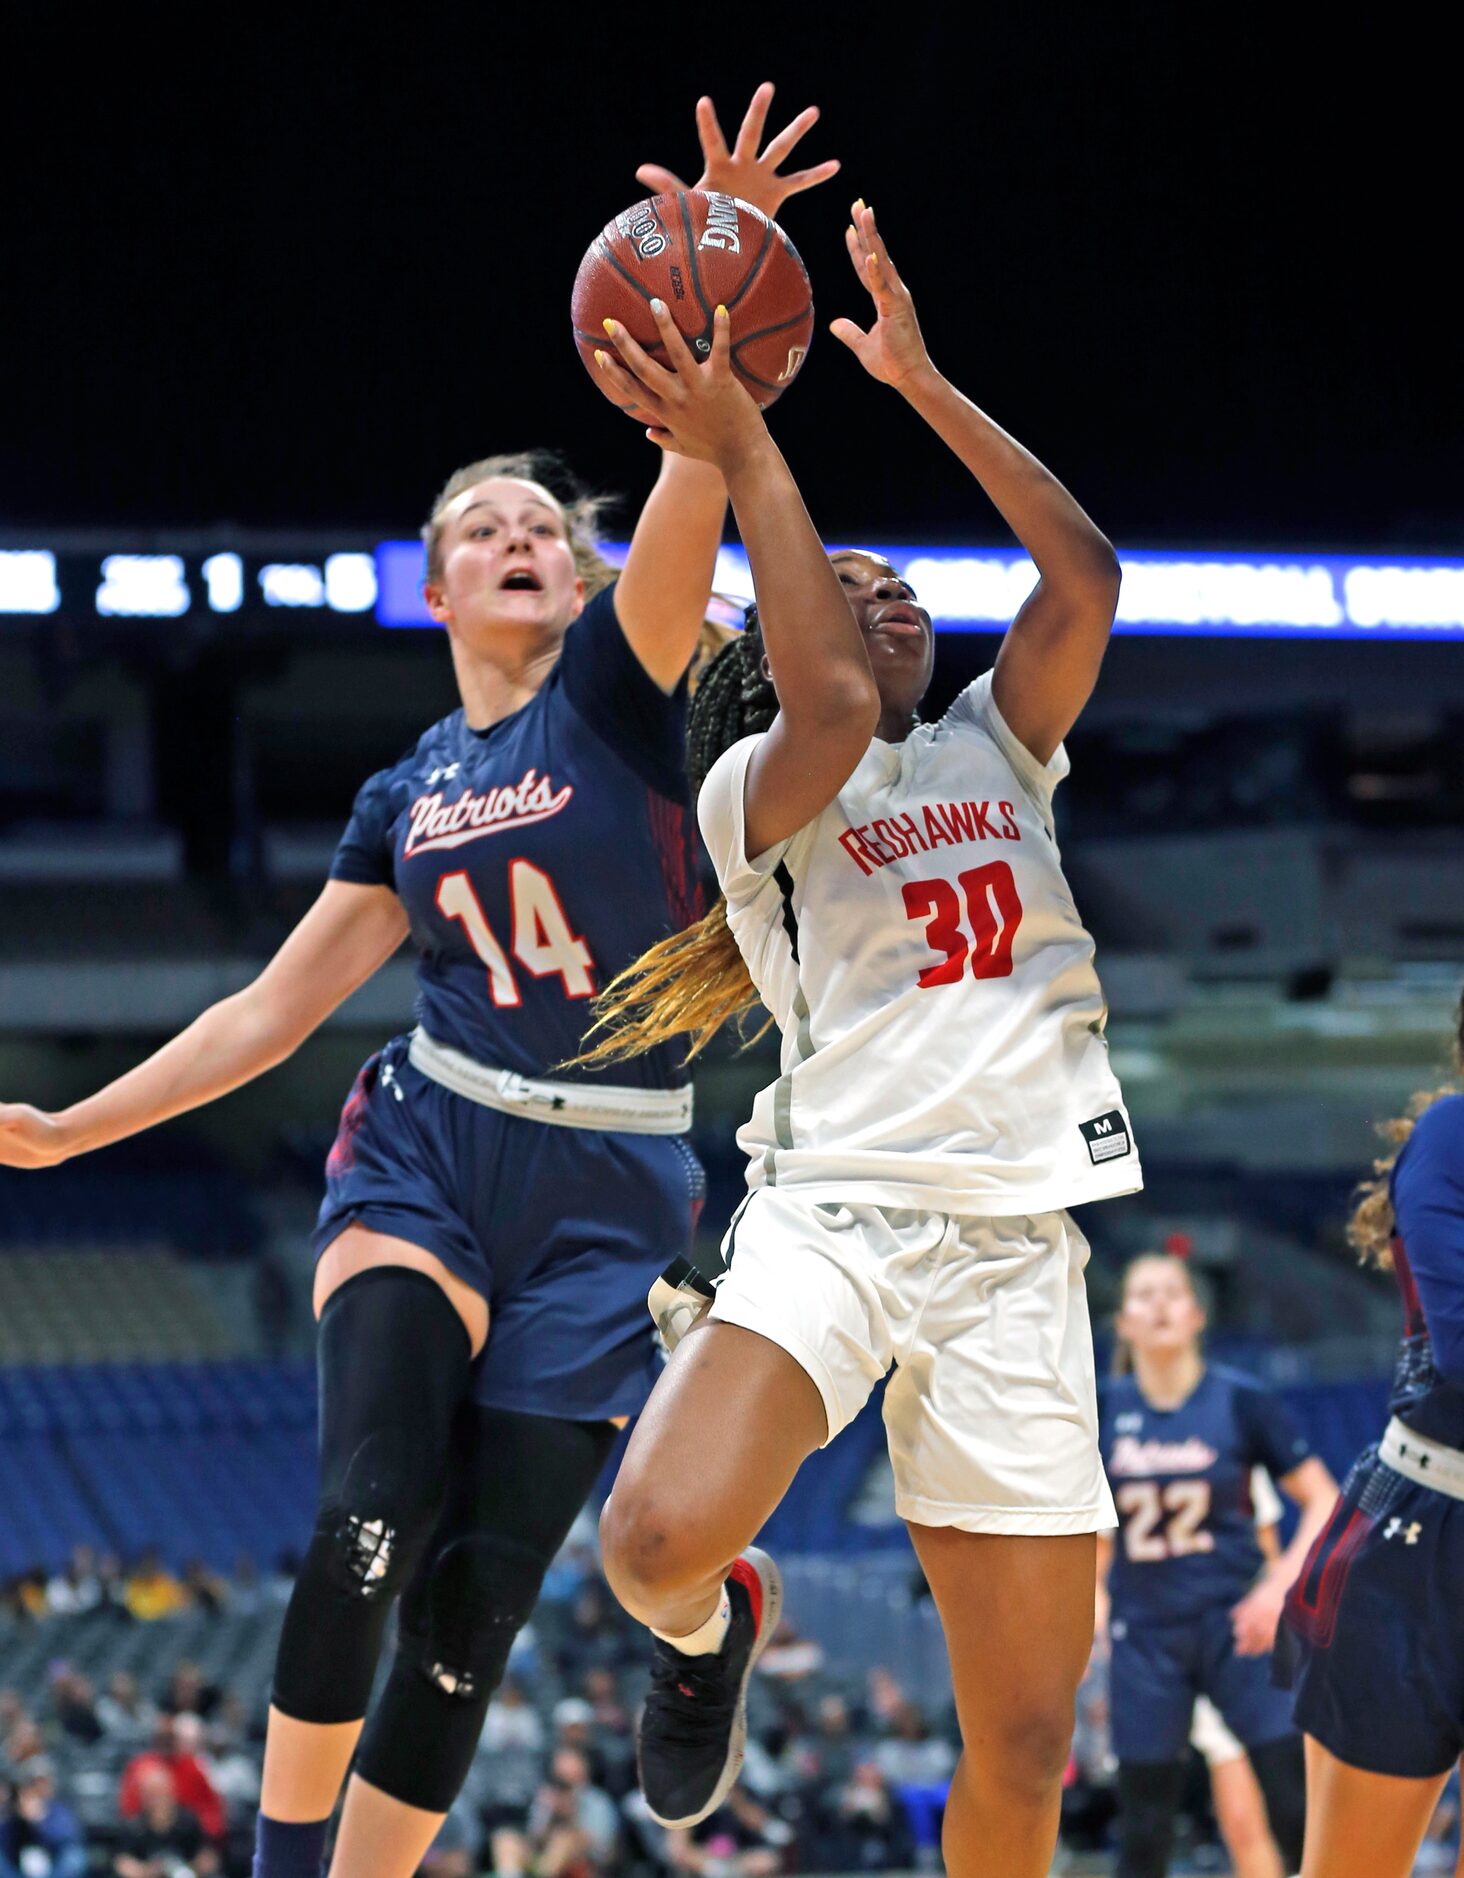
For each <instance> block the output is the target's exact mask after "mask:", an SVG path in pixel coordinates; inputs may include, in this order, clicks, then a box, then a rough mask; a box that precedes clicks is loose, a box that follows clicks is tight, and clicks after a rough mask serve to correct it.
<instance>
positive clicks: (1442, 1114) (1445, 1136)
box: [1398, 1094, 1464, 1165]
mask: <svg viewBox="0 0 1464 1878" xmlns="http://www.w3.org/2000/svg"><path fill="white" fill-rule="evenodd" d="M1434 1154H1460V1155H1464V1094H1461V1095H1446V1096H1440V1098H1439V1099H1438V1101H1437V1102H1430V1103H1429V1105H1428V1107H1427V1108H1426V1109H1425V1110H1424V1111H1423V1113H1422V1115H1420V1116H1419V1118H1418V1120H1417V1121H1416V1122H1415V1123H1414V1124H1413V1132H1412V1134H1411V1135H1409V1137H1408V1139H1407V1141H1406V1142H1405V1143H1404V1145H1403V1153H1402V1154H1400V1155H1399V1157H1398V1159H1399V1164H1400V1165H1401V1164H1402V1161H1403V1157H1404V1156H1405V1155H1408V1156H1411V1157H1412V1158H1413V1159H1414V1160H1419V1159H1422V1158H1423V1157H1424V1156H1426V1155H1434Z"/></svg>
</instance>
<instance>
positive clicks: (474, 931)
mask: <svg viewBox="0 0 1464 1878" xmlns="http://www.w3.org/2000/svg"><path fill="white" fill-rule="evenodd" d="M508 892H509V899H510V901H511V903H512V906H513V952H514V957H515V958H516V959H517V960H518V962H519V964H520V965H522V966H523V967H524V969H525V970H526V971H529V972H532V973H533V975H534V977H535V978H546V977H549V976H550V975H551V974H554V973H557V974H558V975H559V977H560V979H561V980H562V981H563V983H564V995H565V996H566V997H567V998H592V997H594V995H595V961H594V959H593V957H592V956H591V953H590V948H589V946H588V945H587V944H586V943H585V941H584V940H583V939H581V938H580V936H579V934H578V933H576V932H575V931H574V929H573V927H571V925H570V923H569V920H568V918H567V917H566V915H565V911H564V907H563V905H562V904H561V902H560V898H559V895H558V893H557V892H556V891H555V888H554V882H553V881H552V880H551V879H550V878H549V876H548V875H547V874H546V873H545V872H544V871H543V869H542V868H538V867H535V866H534V864H533V862H532V861H513V862H511V863H510V864H509V869H508ZM437 908H438V911H439V912H441V913H444V914H446V916H447V917H448V918H449V919H455V920H458V921H460V922H461V924H462V928H463V931H464V932H465V933H466V934H467V936H468V943H469V945H471V946H472V948H473V950H474V952H476V953H477V955H478V957H479V958H480V959H481V960H482V961H483V963H484V964H485V965H486V966H487V967H488V993H489V996H490V997H491V998H492V999H493V1002H494V1004H495V1006H496V1007H497V1008H498V1009H499V1010H501V1011H502V1010H508V1009H511V1008H512V1007H513V1006H514V1005H516V1004H518V1003H520V1002H521V1000H520V997H519V988H518V985H517V983H516V982H515V980H514V975H513V967H512V966H511V965H510V964H509V962H508V954H507V953H506V952H505V951H504V949H503V947H502V946H501V945H500V944H499V943H498V938H497V935H496V934H495V933H494V931H493V928H492V927H491V926H490V925H489V924H488V915H487V914H486V913H485V912H484V911H483V903H482V901H481V900H480V899H479V898H478V896H477V894H476V893H474V891H473V883H472V881H471V880H470V879H469V878H468V876H467V875H466V874H465V873H455V874H444V875H443V876H442V878H441V880H439V881H438V883H437Z"/></svg>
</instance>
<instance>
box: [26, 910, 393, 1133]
mask: <svg viewBox="0 0 1464 1878" xmlns="http://www.w3.org/2000/svg"><path fill="white" fill-rule="evenodd" d="M406 936H407V915H406V911H405V909H404V908H403V906H402V903H401V901H400V900H399V899H398V898H397V896H396V894H395V893H393V892H392V890H391V888H390V887H366V886H358V885H356V884H355V883H354V882H352V881H344V880H332V881H328V882H327V883H326V885H325V888H324V889H323V891H322V892H321V895H320V897H319V899H318V900H316V902H315V904H314V905H313V906H312V907H311V908H310V911H309V912H308V913H307V914H306V915H305V917H304V918H303V919H302V920H301V921H300V923H299V925H298V926H296V928H295V930H294V931H293V932H292V933H291V934H290V936H289V938H288V939H286V940H285V943H284V944H283V945H282V946H281V947H280V949H279V951H278V952H277V953H276V954H275V955H274V957H273V958H272V959H271V960H270V962H269V964H268V965H266V966H265V968H264V970H263V971H262V972H261V973H260V974H259V976H258V977H257V978H256V979H254V980H253V982H252V983H251V984H248V985H246V986H245V987H244V989H243V990H242V991H236V992H235V993H234V994H233V996H232V997H228V998H221V999H220V1000H219V1002H218V1003H217V1004H211V1005H210V1006H209V1008H208V1009H207V1010H206V1011H204V1012H203V1013H202V1015H201V1016H199V1017H196V1018H195V1019H194V1020H193V1022H192V1023H191V1024H190V1025H189V1026H188V1028H187V1029H186V1030H184V1031H180V1032H179V1034H178V1035H177V1036H176V1037H174V1038H173V1040H172V1042H171V1043H165V1044H164V1045H163V1047H162V1049H161V1050H158V1051H155V1052H154V1054H153V1055H152V1056H150V1057H148V1058H147V1059H146V1061H144V1062H142V1063H139V1064H138V1065H137V1067H136V1069H132V1070H129V1071H128V1072H127V1074H126V1075H125V1076H119V1077H118V1078H117V1080H116V1081H115V1082H110V1083H108V1084H107V1086H106V1087H105V1088H104V1089H99V1090H98V1091H97V1093H96V1094H95V1095H92V1096H88V1097H86V1099H85V1100H84V1101H81V1102H76V1103H73V1104H72V1106H71V1107H70V1108H67V1109H61V1110H59V1111H58V1112H57V1113H55V1114H47V1113H46V1112H45V1111H44V1110H41V1109H36V1108H32V1107H30V1106H29V1104H27V1103H24V1102H0V1165H3V1166H8V1167H53V1166H55V1164H56V1163H57V1162H58V1161H65V1160H69V1159H70V1158H71V1156H72V1155H74V1154H85V1153H87V1152H88V1151H89V1150H91V1149H92V1148H103V1147H106V1146H107V1145H108V1143H109V1142H113V1141H121V1140H122V1139H123V1138H124V1137H125V1136H127V1135H135V1134H138V1133H139V1132H140V1131H141V1130H142V1129H144V1128H151V1127H152V1126H153V1125H154V1124H155V1123H157V1122H164V1121H167V1120H168V1119H169V1117H170V1116H174V1115H181V1114H183V1113H184V1112H185V1111H186V1110H188V1109H196V1108H200V1107H202V1105H203V1104H204V1103H205V1102H212V1101H214V1100H215V1098H217V1097H218V1096H221V1095H227V1094H228V1092H229V1091H230V1090H231V1089H237V1088H239V1087H240V1085H241V1084H243V1083H246V1082H250V1081H252V1080H253V1079H254V1077H256V1076H261V1075H263V1074H264V1072H265V1071H266V1070H267V1069H273V1068H274V1066H275V1064H276V1063H282V1062H283V1061H284V1060H285V1058H286V1057H287V1056H290V1055H291V1054H292V1053H293V1052H294V1051H295V1050H297V1049H298V1048H299V1047H300V1045H301V1044H302V1043H303V1042H304V1041H305V1039H306V1038H307V1037H308V1036H309V1035H310V1033H311V1031H313V1030H315V1029H316V1028H317V1027H318V1026H319V1025H320V1024H322V1023H323V1022H324V1021H325V1019H326V1018H327V1017H329V1016H330V1014H331V1012H332V1011H333V1010H335V1008H336V1007H337V1005H340V1004H343V1003H344V1002H345V1000H346V999H347V998H348V997H350V995H351V993H352V992H353V991H355V990H356V989H357V988H358V986H360V985H363V984H364V983H365V982H366V980H367V979H368V978H369V977H370V976H371V974H372V973H373V972H375V971H376V970H377V969H378V968H379V967H380V966H382V965H384V964H385V963H386V961H387V960H388V959H389V958H390V957H391V955H392V954H393V952H395V951H396V949H397V947H398V946H399V945H400V944H401V943H402V941H403V939H405V938H406Z"/></svg>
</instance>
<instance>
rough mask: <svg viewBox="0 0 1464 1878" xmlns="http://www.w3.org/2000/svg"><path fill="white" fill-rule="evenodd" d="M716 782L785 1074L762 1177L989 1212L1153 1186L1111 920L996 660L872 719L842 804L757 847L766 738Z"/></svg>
mask: <svg viewBox="0 0 1464 1878" xmlns="http://www.w3.org/2000/svg"><path fill="white" fill-rule="evenodd" d="M759 741H760V739H759V738H757V737H747V738H744V739H743V740H742V741H741V742H740V743H737V744H734V745H733V746H732V748H731V749H729V750H727V751H725V752H724V753H723V754H722V756H721V757H720V758H718V760H717V762H716V763H715V764H714V765H713V767H712V769H711V771H710V773H709V774H708V776H707V778H706V781H705V782H704V784H703V785H702V791H701V796H700V799H699V801H698V804H697V810H698V815H699V818H700V821H701V828H702V834H703V835H704V836H705V838H706V843H707V847H708V849H709V850H710V852H711V856H712V860H713V862H714V864H715V866H716V869H717V877H718V879H719V881H720V882H721V885H722V889H723V892H724V893H725V894H726V897H727V918H728V923H729V925H730V927H731V929H732V932H733V935H734V936H735V938H736V940H737V943H738V945H739V947H740V948H741V950H742V954H743V957H744V958H745V959H746V961H747V967H748V970H749V972H750V973H751V975H752V980H753V983H754V984H755V985H756V986H757V989H758V993H759V995H760V996H761V998H762V1000H763V1002H764V1003H765V1004H766V1005H767V1007H768V1009H769V1010H770V1011H771V1012H772V1013H773V1016H774V1017H775V1018H776V1020H777V1022H778V1025H779V1028H780V1029H781V1031H782V1035H783V1044H782V1063H781V1071H782V1073H781V1075H780V1076H779V1078H778V1080H777V1081H776V1082H775V1083H773V1084H772V1085H771V1086H770V1087H769V1088H767V1089H764V1090H763V1091H762V1093H761V1094H760V1095H759V1096H758V1098H757V1102H756V1104H755V1106H754V1109H753V1114H752V1118H751V1120H750V1121H749V1122H748V1123H747V1124H746V1125H745V1126H744V1127H743V1128H742V1129H741V1131H740V1132H739V1134H738V1142H739V1144H740V1145H741V1146H742V1147H743V1148H744V1150H745V1151H746V1152H747V1154H748V1156H749V1166H748V1175H747V1178H748V1184H749V1186H752V1187H757V1186H762V1185H777V1186H783V1187H796V1188H798V1189H799V1190H800V1191H802V1192H805V1193H807V1194H808V1195H809V1197H811V1198H826V1199H830V1200H833V1199H843V1200H852V1199H856V1198H857V1199H858V1200H860V1201H863V1202H868V1203H870V1204H873V1205H877V1206H890V1207H914V1208H919V1209H922V1210H925V1211H932V1212H945V1213H974V1214H984V1215H988V1216H991V1217H999V1216H1004V1215H1012V1214H1024V1213H1026V1214H1035V1213H1047V1212H1052V1211H1055V1210H1056V1209H1058V1208H1060V1207H1066V1206H1070V1205H1075V1204H1077V1203H1079V1202H1082V1201H1087V1200H1098V1199H1103V1198H1106V1197H1108V1196H1109V1195H1112V1194H1119V1193H1131V1192H1133V1191H1134V1190H1135V1189H1136V1188H1138V1187H1140V1186H1142V1184H1143V1176H1142V1174H1141V1172H1140V1168H1139V1157H1138V1150H1137V1148H1136V1146H1135V1144H1134V1138H1133V1130H1132V1128H1131V1127H1130V1124H1129V1119H1128V1114H1127V1111H1126V1110H1125V1108H1124V1106H1123V1098H1122V1095H1121V1093H1120V1091H1119V1087H1118V1082H1117V1080H1116V1078H1115V1077H1114V1074H1113V1071H1112V1069H1111V1067H1110V1065H1109V1061H1108V1049H1107V1045H1106V1043H1105V1040H1104V1035H1103V1030H1104V1021H1105V1016H1106V1010H1105V1006H1104V1002H1103V993H1102V990H1101V988H1100V987H1099V983H1098V976H1097V973H1096V972H1095V970H1094V968H1093V941H1092V939H1091V938H1090V937H1089V935H1088V934H1087V932H1086V931H1085V930H1084V928H1083V924H1082V921H1081V920H1080V919H1079V917H1078V912H1077V908H1076V907H1075V906H1074V904H1073V897H1072V894H1071V892H1070V890H1069V888H1068V884H1067V881H1066V880H1065V879H1064V877H1063V872H1062V863H1061V860H1060V857H1059V854H1058V848H1057V840H1056V836H1055V833H1054V829H1053V820H1052V792H1053V789H1054V788H1055V787H1056V785H1057V783H1058V782H1059V781H1060V780H1061V779H1062V778H1063V777H1064V776H1065V775H1066V774H1067V770H1068V762H1067V757H1066V754H1065V753H1064V752H1063V751H1062V750H1061V749H1059V750H1058V752H1057V753H1056V755H1055V756H1053V758H1052V759H1051V761H1050V762H1048V763H1046V764H1042V763H1039V762H1038V761H1037V759H1036V758H1035V757H1034V756H1033V755H1032V754H1031V752H1030V751H1029V750H1027V749H1026V747H1025V746H1024V745H1023V744H1022V743H1021V742H1020V741H1019V739H1018V738H1017V737H1016V736H1015V735H1014V734H1013V733H1012V731H1011V730H1010V728H1009V727H1008V726H1007V724H1006V723H1005V721H1004V720H1003V719H1002V716H1001V714H1000V712H999V711H998V710H997V707H996V704H995V702H994V700H993V698H992V696H991V674H990V673H987V674H986V675H985V676H983V677H981V678H979V679H977V680H976V682H975V683H974V684H973V685H970V686H968V687H967V689H966V690H965V691H963V692H962V693H961V695H960V696H959V697H958V698H957V699H956V701H955V703H954V704H953V705H952V706H951V708H950V710H949V711H947V712H946V714H945V716H944V717H943V718H941V719H940V721H939V722H938V723H934V724H921V725H918V726H917V727H916V729H915V730H914V731H913V732H912V733H911V735H910V736H909V737H908V738H907V739H906V741H905V742H904V743H903V744H898V745H896V744H888V743H884V742H882V741H880V740H879V739H878V738H876V739H875V740H874V741H873V742H872V743H871V744H870V746H869V748H868V750H867V751H866V752H865V754H864V756H863V757H862V759H861V760H860V763H859V766H858V768H857V769H856V770H855V771H854V773H853V775H852V776H851V777H850V778H849V780H848V782H847V783H845V785H844V787H843V788H842V789H841V790H840V791H839V793H838V795H837V796H836V797H835V799H834V800H833V801H832V802H831V803H830V804H829V806H828V807H827V808H826V809H825V810H824V811H823V812H822V814H820V815H819V816H817V817H816V818H815V819H814V820H813V821H812V822H810V823H808V824H807V826H806V827H804V828H801V829H800V830H799V831H798V833H797V834H796V835H794V836H792V837H791V839H789V840H788V841H784V842H780V843H778V844H777V845H776V846H775V847H773V848H770V849H769V850H768V851H767V852H766V853H764V854H760V855H758V856H756V857H755V858H754V859H752V860H750V861H749V860H748V859H747V858H746V850H745V845H744V815H743V792H744V788H745V784H746V777H747V766H748V762H749V760H750V759H751V756H752V753H753V751H754V750H755V749H756V747H757V745H758V742H759Z"/></svg>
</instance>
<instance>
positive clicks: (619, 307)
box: [571, 189, 813, 407]
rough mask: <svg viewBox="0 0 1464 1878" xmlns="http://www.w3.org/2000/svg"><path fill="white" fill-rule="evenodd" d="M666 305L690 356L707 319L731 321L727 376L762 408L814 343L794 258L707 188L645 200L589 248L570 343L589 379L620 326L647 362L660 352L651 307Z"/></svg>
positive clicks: (706, 336) (756, 216) (775, 236)
mask: <svg viewBox="0 0 1464 1878" xmlns="http://www.w3.org/2000/svg"><path fill="white" fill-rule="evenodd" d="M653 299H660V300H664V301H665V303H666V305H667V306H668V307H669V308H670V310H671V316H672V318H673V319H674V320H675V321H676V324H677V326H678V327H679V328H680V329H681V331H682V332H683V333H684V334H685V336H686V339H687V342H688V343H689V344H690V346H691V349H692V351H693V353H695V355H696V356H697V357H698V358H705V357H706V356H707V354H708V353H709V352H710V351H711V349H712V316H713V314H714V313H715V312H716V309H717V307H718V306H725V307H726V309H727V311H728V313H729V314H730V315H731V316H732V369H733V370H734V371H735V372H736V374H737V376H738V378H739V379H740V380H741V381H742V383H743V384H744V385H745V386H746V388H747V390H748V391H749V392H751V394H752V396H753V397H754V398H756V400H757V402H758V403H759V404H760V405H763V406H764V407H766V406H767V405H769V404H771V403H772V402H773V400H774V399H775V398H777V397H780V396H781V395H782V393H783V392H784V391H786V390H787V389H788V387H789V385H791V384H792V382H793V380H794V379H795V378H796V377H797V376H798V372H799V368H800V367H801V366H802V364H803V361H804V359H805V358H806V357H807V356H808V347H809V343H810V341H811V340H812V338H813V293H812V289H811V288H810V286H809V282H808V270H807V269H806V268H805V267H804V265H803V263H802V261H801V260H800V259H799V257H798V250H797V249H796V248H795V247H794V246H793V243H792V242H791V241H789V239H788V237H787V236H786V235H785V234H784V233H783V231H782V229H781V228H779V226H778V224H777V223H776V222H774V221H770V220H769V219H768V217H767V216H766V215H764V214H763V212H762V210H761V209H755V208H753V206H752V204H751V203H750V202H743V201H742V200H741V199H740V198H739V197H737V196H728V195H723V194H722V193H721V192H720V191H718V190H715V189H688V190H686V191H684V192H678V193H677V194H675V195H661V196H650V197H648V198H647V200H646V201H644V202H637V203H636V204H635V205H634V207H633V208H629V209H626V210H625V211H624V212H623V213H622V214H620V215H617V216H616V217H615V219H614V220H613V221H611V222H607V223H606V224H605V227H604V228H603V229H602V230H601V232H600V233H599V234H598V235H597V236H596V237H595V239H594V240H593V241H592V242H591V243H590V247H589V251H588V252H587V253H586V255H585V258H584V260H583V261H581V262H580V267H579V272H578V273H577V274H576V275H575V278H574V297H573V300H572V303H571V307H572V317H573V320H574V341H575V345H576V346H577V347H578V348H579V355H580V357H581V358H582V359H583V360H584V362H585V365H586V366H587V367H588V368H589V370H590V371H591V372H593V371H594V370H595V349H596V347H599V348H600V349H601V350H602V351H603V350H605V348H606V336H605V321H606V320H607V319H613V320H618V321H619V322H620V323H621V324H622V325H623V326H624V327H625V329H626V331H627V332H628V333H629V334H630V335H631V337H632V338H633V339H636V340H639V342H640V344H641V345H642V346H644V347H645V349H646V351H647V352H649V353H650V354H651V356H652V357H653V358H654V357H656V356H657V355H658V354H662V355H664V352H665V347H664V346H663V345H662V343H661V339H660V335H659V334H658V333H657V331H656V322H655V320H654V319H653V318H652V317H651V309H650V302H651V301H652V300H653Z"/></svg>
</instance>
